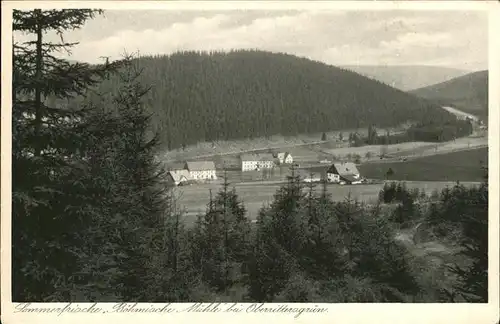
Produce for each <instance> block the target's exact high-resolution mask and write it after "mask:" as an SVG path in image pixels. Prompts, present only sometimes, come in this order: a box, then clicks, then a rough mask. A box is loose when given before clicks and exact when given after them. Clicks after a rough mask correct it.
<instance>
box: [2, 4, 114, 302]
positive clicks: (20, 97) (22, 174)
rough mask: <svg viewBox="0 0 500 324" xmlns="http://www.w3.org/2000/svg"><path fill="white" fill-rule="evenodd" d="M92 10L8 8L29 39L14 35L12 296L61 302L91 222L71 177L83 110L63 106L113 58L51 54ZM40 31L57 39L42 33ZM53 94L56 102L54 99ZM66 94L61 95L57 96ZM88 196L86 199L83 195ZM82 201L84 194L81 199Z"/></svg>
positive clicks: (81, 142) (76, 168)
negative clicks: (97, 61)
mask: <svg viewBox="0 0 500 324" xmlns="http://www.w3.org/2000/svg"><path fill="white" fill-rule="evenodd" d="M99 13H101V12H100V11H96V10H79V9H78V10H73V9H68V10H40V9H35V10H30V11H19V10H14V13H13V31H14V33H15V35H16V34H27V35H30V36H32V37H33V40H30V41H26V42H23V43H20V42H17V41H16V40H15V39H14V45H13V81H12V85H13V102H12V118H13V120H12V132H13V134H12V137H13V138H12V183H13V187H12V229H13V233H12V240H13V250H12V251H13V253H12V257H13V258H12V263H13V267H12V269H13V280H12V282H13V300H15V301H29V300H36V301H41V300H69V299H71V298H74V296H71V287H72V286H73V284H74V282H75V280H78V277H79V276H77V275H76V271H77V269H78V267H77V260H78V258H79V256H80V255H81V253H83V252H82V243H83V242H84V240H85V237H83V236H82V235H83V234H82V232H81V229H82V228H86V227H87V226H89V224H90V223H91V222H92V219H91V214H90V212H89V211H85V208H86V207H85V206H84V205H82V201H81V200H74V199H72V198H71V197H69V196H68V192H79V191H81V190H82V187H81V183H80V182H79V178H80V177H81V176H82V175H83V174H84V171H83V170H82V168H81V164H82V163H83V162H84V159H85V157H86V152H85V147H86V146H87V145H86V142H87V140H88V138H85V137H84V134H85V132H84V131H83V128H84V125H83V124H84V122H83V121H82V119H83V118H84V116H85V111H84V110H82V108H83V107H82V106H72V105H68V104H65V102H66V103H67V99H71V98H72V97H74V96H77V95H80V96H83V95H85V94H86V93H87V90H88V89H89V87H91V86H94V85H97V83H98V82H100V81H101V80H102V79H103V77H105V76H107V75H108V73H109V72H110V71H112V70H114V69H115V68H116V67H117V66H118V64H117V63H112V64H102V65H95V66H90V65H89V64H85V63H70V62H69V61H67V60H65V59H61V58H59V57H57V55H56V54H55V53H56V52H58V51H68V50H69V49H70V48H71V47H73V46H75V45H76V44H75V43H68V42H65V41H64V38H63V35H64V33H65V32H66V31H67V30H71V29H78V28H80V27H82V26H83V24H84V23H85V21H87V20H88V19H92V18H93V17H94V16H95V15H96V14H99ZM47 32H55V33H57V34H58V35H59V36H60V37H61V42H60V43H51V42H48V41H47V40H46V39H44V35H45V33H47ZM54 98H57V100H54ZM65 100H66V101H65ZM87 198H90V197H87ZM84 201H85V200H84Z"/></svg>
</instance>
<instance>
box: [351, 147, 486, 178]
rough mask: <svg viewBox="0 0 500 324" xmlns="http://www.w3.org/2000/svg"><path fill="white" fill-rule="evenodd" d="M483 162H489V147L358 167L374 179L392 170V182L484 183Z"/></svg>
mask: <svg viewBox="0 0 500 324" xmlns="http://www.w3.org/2000/svg"><path fill="white" fill-rule="evenodd" d="M481 161H483V162H485V163H487V162H488V148H479V149H472V150H467V151H460V152H452V153H447V154H438V155H433V156H426V157H420V158H415V159H414V160H410V161H406V162H383V163H366V164H362V165H360V166H359V167H358V169H359V171H360V172H361V174H362V175H363V176H365V177H367V178H371V179H383V178H384V176H385V173H386V172H387V170H388V169H389V168H391V169H392V170H393V171H394V175H393V176H392V177H391V179H394V180H407V181H457V180H460V181H481V180H482V177H483V172H482V170H481Z"/></svg>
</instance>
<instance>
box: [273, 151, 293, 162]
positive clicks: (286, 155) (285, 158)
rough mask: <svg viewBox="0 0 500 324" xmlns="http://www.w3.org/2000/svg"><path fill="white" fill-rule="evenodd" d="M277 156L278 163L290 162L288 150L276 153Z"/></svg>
mask: <svg viewBox="0 0 500 324" xmlns="http://www.w3.org/2000/svg"><path fill="white" fill-rule="evenodd" d="M277 158H278V161H279V163H280V164H292V163H293V157H292V155H291V154H290V153H289V152H281V153H278V154H277Z"/></svg>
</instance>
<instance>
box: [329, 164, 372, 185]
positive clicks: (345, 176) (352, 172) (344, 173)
mask: <svg viewBox="0 0 500 324" xmlns="http://www.w3.org/2000/svg"><path fill="white" fill-rule="evenodd" d="M326 175H327V179H328V182H334V183H350V184H358V183H361V182H362V180H363V179H362V178H361V175H360V173H359V171H358V168H356V165H354V163H352V162H340V163H333V164H332V166H330V168H329V169H328V170H327V171H326Z"/></svg>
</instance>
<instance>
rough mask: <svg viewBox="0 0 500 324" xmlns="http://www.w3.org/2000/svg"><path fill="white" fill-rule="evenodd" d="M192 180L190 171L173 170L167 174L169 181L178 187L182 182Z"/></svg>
mask: <svg viewBox="0 0 500 324" xmlns="http://www.w3.org/2000/svg"><path fill="white" fill-rule="evenodd" d="M189 180H192V179H191V175H190V174H189V171H188V170H185V169H184V170H172V171H168V173H167V181H168V182H170V183H172V184H174V185H176V186H178V185H179V184H181V183H182V182H187V181H189Z"/></svg>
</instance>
